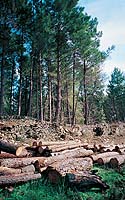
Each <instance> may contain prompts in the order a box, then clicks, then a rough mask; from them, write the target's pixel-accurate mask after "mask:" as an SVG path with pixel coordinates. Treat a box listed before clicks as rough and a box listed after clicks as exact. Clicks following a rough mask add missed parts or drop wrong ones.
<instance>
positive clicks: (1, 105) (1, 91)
mask: <svg viewBox="0 0 125 200" xmlns="http://www.w3.org/2000/svg"><path fill="white" fill-rule="evenodd" d="M4 68H5V42H3V47H2V61H1V87H0V117H1V116H2V115H3V113H4V101H3V99H4Z"/></svg>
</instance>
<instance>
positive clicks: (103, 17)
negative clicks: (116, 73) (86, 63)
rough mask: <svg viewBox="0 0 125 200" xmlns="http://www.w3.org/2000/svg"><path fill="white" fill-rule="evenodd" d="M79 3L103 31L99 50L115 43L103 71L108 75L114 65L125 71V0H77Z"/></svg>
mask: <svg viewBox="0 0 125 200" xmlns="http://www.w3.org/2000/svg"><path fill="white" fill-rule="evenodd" d="M79 5H80V6H82V7H85V12H86V13H87V14H89V15H91V16H92V18H94V17H97V19H98V22H99V24H98V30H100V31H102V32H103V36H102V38H101V50H106V49H107V48H108V47H110V46H112V45H115V50H114V51H113V52H112V53H111V55H110V57H109V58H108V59H107V61H105V63H104V65H103V67H102V69H103V72H105V73H107V75H109V76H110V74H111V72H112V71H113V69H114V67H118V68H119V69H121V71H124V72H125V0H79Z"/></svg>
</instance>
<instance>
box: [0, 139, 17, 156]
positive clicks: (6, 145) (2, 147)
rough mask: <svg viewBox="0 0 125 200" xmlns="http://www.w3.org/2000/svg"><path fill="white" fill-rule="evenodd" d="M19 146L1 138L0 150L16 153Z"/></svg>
mask: <svg viewBox="0 0 125 200" xmlns="http://www.w3.org/2000/svg"><path fill="white" fill-rule="evenodd" d="M17 148H18V147H17V146H16V145H14V144H11V143H9V142H6V141H3V140H0V151H4V152H7V153H10V154H14V155H16V150H17Z"/></svg>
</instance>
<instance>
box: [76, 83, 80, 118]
mask: <svg viewBox="0 0 125 200" xmlns="http://www.w3.org/2000/svg"><path fill="white" fill-rule="evenodd" d="M80 89H81V82H80V85H79V89H78V93H77V97H76V103H75V110H74V116H75V115H76V109H77V104H78V98H79V94H80Z"/></svg>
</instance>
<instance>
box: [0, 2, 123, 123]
mask: <svg viewBox="0 0 125 200" xmlns="http://www.w3.org/2000/svg"><path fill="white" fill-rule="evenodd" d="M97 26H98V21H97V19H96V18H94V19H93V18H91V16H89V15H88V14H86V13H85V12H84V8H81V7H79V6H78V0H63V1H61V0H43V1H42V0H11V1H10V0H1V14H0V116H1V117H2V116H5V115H10V116H11V115H14V116H16V115H17V116H20V117H23V116H29V117H35V118H37V119H38V120H41V121H43V120H46V121H50V122H56V123H70V124H72V125H74V124H75V123H84V124H90V123H98V122H102V121H105V120H107V121H113V120H122V121H123V120H124V119H125V76H124V75H123V74H122V72H120V71H119V70H118V69H117V68H116V69H115V70H114V72H113V74H112V77H111V81H110V83H109V85H108V89H107V91H108V92H107V95H104V82H103V76H102V73H101V67H100V66H101V65H102V64H103V62H104V61H105V59H106V58H107V57H108V55H109V54H110V51H111V50H112V48H113V47H111V48H108V49H107V51H100V49H99V47H100V39H101V36H102V33H101V32H99V31H98V30H97ZM117 76H118V77H117ZM117 78H118V80H117Z"/></svg>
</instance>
